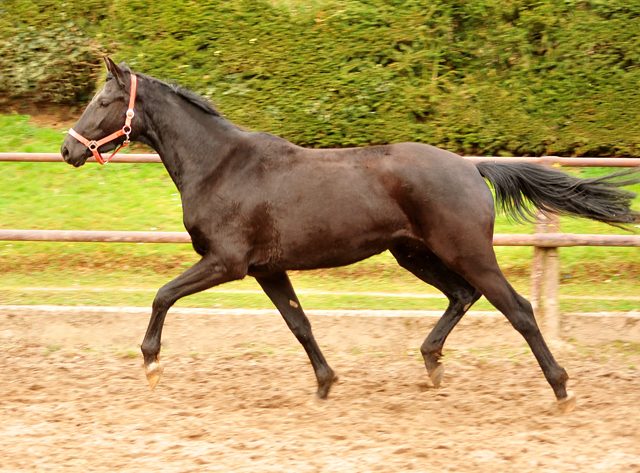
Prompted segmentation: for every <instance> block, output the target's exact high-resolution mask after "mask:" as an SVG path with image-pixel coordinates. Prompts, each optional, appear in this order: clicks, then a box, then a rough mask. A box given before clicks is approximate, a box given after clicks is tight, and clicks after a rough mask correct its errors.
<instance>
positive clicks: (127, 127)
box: [69, 74, 137, 164]
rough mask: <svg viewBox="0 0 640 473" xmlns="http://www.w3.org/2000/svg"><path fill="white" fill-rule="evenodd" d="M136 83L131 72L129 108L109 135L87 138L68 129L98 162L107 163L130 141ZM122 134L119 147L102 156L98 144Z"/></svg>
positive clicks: (100, 144)
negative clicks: (122, 122) (109, 154)
mask: <svg viewBox="0 0 640 473" xmlns="http://www.w3.org/2000/svg"><path fill="white" fill-rule="evenodd" d="M136 85H137V78H136V76H135V75H134V74H131V94H130V95H129V109H128V110H127V114H126V118H125V120H124V126H123V127H122V128H121V129H120V130H118V131H116V132H115V133H111V134H110V135H109V136H105V137H104V138H102V139H101V140H99V141H95V140H88V139H86V138H85V137H84V136H82V135H81V134H80V133H78V132H77V131H75V130H74V129H73V128H71V129H70V130H69V134H70V135H71V136H73V137H74V138H75V139H76V140H78V141H79V142H80V143H82V144H83V145H85V146H86V147H87V148H89V149H90V150H91V153H93V157H94V158H96V161H98V162H99V163H100V164H107V163H108V162H109V161H111V158H113V157H114V156H115V154H116V153H117V152H118V151H120V150H121V149H122V148H124V147H125V146H127V145H128V144H129V143H130V141H129V134H130V133H131V119H132V118H133V117H134V115H135V113H134V111H133V106H134V105H135V103H136ZM122 135H126V136H127V138H126V139H125V140H124V143H122V144H121V145H120V147H119V148H117V149H116V150H115V151H114V152H113V153H112V154H111V156H109V157H108V158H104V157H102V155H101V154H100V153H99V152H98V148H100V146H102V145H103V144H105V143H109V142H110V141H113V140H115V139H118V138H120V137H121V136H122Z"/></svg>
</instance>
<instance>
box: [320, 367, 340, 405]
mask: <svg viewBox="0 0 640 473" xmlns="http://www.w3.org/2000/svg"><path fill="white" fill-rule="evenodd" d="M336 381H338V375H336V374H335V373H331V376H329V377H328V378H327V379H326V380H325V381H324V382H323V383H322V384H319V385H318V392H317V393H316V395H317V396H318V399H326V398H327V396H328V395H329V391H330V390H331V386H333V383H335V382H336Z"/></svg>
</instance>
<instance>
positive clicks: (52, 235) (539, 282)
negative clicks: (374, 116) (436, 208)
mask: <svg viewBox="0 0 640 473" xmlns="http://www.w3.org/2000/svg"><path fill="white" fill-rule="evenodd" d="M466 159H469V160H470V161H474V162H479V161H527V162H531V163H536V164H540V165H543V166H553V167H636V166H638V167H640V158H560V157H555V156H545V157H540V158H512V157H467V158H466ZM0 162H64V161H63V159H62V157H61V156H60V154H58V153H0ZM87 162H94V163H95V159H94V158H90V159H89V160H88V161H87ZM161 162H162V161H161V160H160V157H159V156H158V155H157V154H121V155H117V156H115V157H114V158H113V160H112V161H111V163H161ZM0 241H59V242H112V243H116V242H117V243H191V238H190V237H189V234H188V233H186V232H129V231H75V230H71V231H63V230H11V229H4V230H3V229H0ZM493 244H494V245H495V246H533V247H534V257H533V262H532V270H531V296H530V300H531V303H532V304H533V307H534V311H535V312H536V313H537V314H538V315H543V318H544V322H545V324H544V325H545V335H546V336H547V337H548V338H549V339H559V337H560V324H559V317H558V289H559V281H560V265H559V252H558V248H561V247H570V246H623V247H640V235H585V234H565V233H561V232H560V229H559V224H558V220H557V218H554V217H551V219H547V218H546V217H544V215H540V216H539V218H538V223H537V224H536V230H535V233H534V234H533V235H520V234H519V235H494V238H493ZM543 288H544V293H543ZM542 300H544V313H543V314H540V313H539V312H540V307H541V304H542Z"/></svg>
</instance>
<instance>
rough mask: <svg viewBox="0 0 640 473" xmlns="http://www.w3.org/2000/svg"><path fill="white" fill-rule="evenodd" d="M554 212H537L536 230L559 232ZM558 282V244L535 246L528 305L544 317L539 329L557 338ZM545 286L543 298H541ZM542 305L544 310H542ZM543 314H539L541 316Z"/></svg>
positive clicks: (551, 160) (550, 161) (551, 161)
mask: <svg viewBox="0 0 640 473" xmlns="http://www.w3.org/2000/svg"><path fill="white" fill-rule="evenodd" d="M541 164H542V165H543V166H546V167H549V168H550V167H552V166H553V164H554V158H553V157H549V158H545V159H544V161H543V162H542V163H541ZM559 231H560V219H559V218H558V216H557V215H553V214H552V215H545V214H543V213H542V212H538V215H537V218H536V227H535V233H536V234H537V233H558V232H559ZM559 286H560V251H559V250H558V248H546V247H539V246H536V247H534V250H533V261H532V263H531V305H532V306H533V311H534V314H535V315H536V316H537V318H538V319H540V318H542V319H543V324H542V325H543V327H542V330H543V332H544V335H545V337H546V338H547V339H549V340H559V339H560V318H559V304H558V294H559ZM543 287H544V298H543ZM543 307H544V310H541V309H542V308H543ZM541 315H542V317H540V316H541Z"/></svg>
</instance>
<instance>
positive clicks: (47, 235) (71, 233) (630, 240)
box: [0, 229, 640, 248]
mask: <svg viewBox="0 0 640 473" xmlns="http://www.w3.org/2000/svg"><path fill="white" fill-rule="evenodd" d="M0 241H58V242H65V241H66V242H87V243H91V242H94V243H100V242H102V243H191V237H189V234H188V233H187V232H132V231H92V230H86V231H85V230H17V229H16V230H11V229H8V230H0ZM493 245H494V246H536V247H540V248H565V247H572V246H630V247H640V235H589V234H572V233H537V234H533V235H530V234H512V235H494V236H493Z"/></svg>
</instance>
